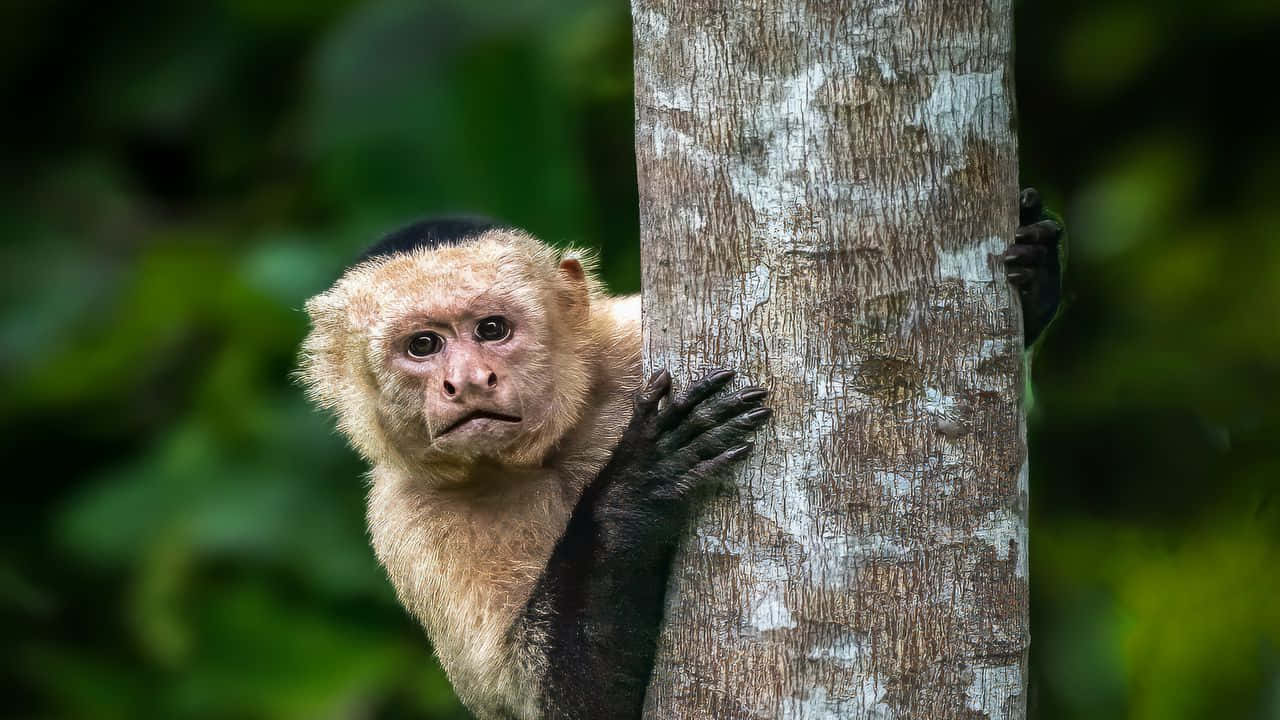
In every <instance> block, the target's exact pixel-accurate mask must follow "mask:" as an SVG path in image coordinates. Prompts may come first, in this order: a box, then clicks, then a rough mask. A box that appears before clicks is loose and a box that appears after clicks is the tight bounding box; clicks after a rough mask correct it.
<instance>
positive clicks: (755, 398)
mask: <svg viewBox="0 0 1280 720" xmlns="http://www.w3.org/2000/svg"><path fill="white" fill-rule="evenodd" d="M733 376H734V373H733V372H732V371H728V370H720V371H716V372H713V373H711V374H709V375H707V376H706V377H705V378H703V379H702V380H700V381H698V382H696V383H694V384H693V385H692V386H690V387H689V388H688V390H687V391H686V392H685V393H684V394H682V395H680V396H678V397H675V398H673V399H670V400H669V401H668V402H666V403H662V402H661V401H662V400H663V399H664V398H667V396H668V395H669V393H670V390H671V376H670V375H669V374H668V373H667V372H666V371H665V370H664V371H661V372H659V373H657V374H655V375H654V376H653V377H652V378H650V380H649V381H648V383H647V384H646V385H645V386H644V387H643V388H641V389H640V391H639V392H638V393H637V394H636V398H635V412H634V414H633V416H632V419H631V422H630V424H629V425H628V427H627V429H626V431H625V432H624V433H623V436H622V439H621V441H620V442H619V443H618V446H617V448H616V449H615V450H614V453H613V455H612V457H611V458H610V460H609V462H608V463H607V464H606V465H605V466H604V468H602V469H601V471H600V473H599V475H597V476H596V478H595V480H594V481H593V482H592V483H591V484H590V485H589V486H588V487H587V489H586V490H585V492H583V494H582V498H581V500H580V501H579V502H578V504H577V506H576V507H575V508H574V511H573V514H572V515H571V517H570V519H569V524H568V527H567V528H566V530H565V534H564V536H563V537H562V538H561V539H560V541H559V542H558V543H557V545H556V547H555V550H554V552H553V553H552V556H551V559H550V561H549V562H548V563H547V566H546V568H545V569H544V571H543V574H542V576H541V577H540V578H539V581H538V583H537V585H536V586H535V588H534V590H533V594H532V596H531V597H530V600H529V604H528V606H527V608H526V611H525V617H524V621H523V622H520V623H517V625H516V627H515V628H514V630H515V631H516V632H519V633H528V634H536V635H539V636H541V637H540V638H537V639H536V641H533V642H529V644H530V645H531V646H540V647H544V648H546V649H547V659H546V662H547V663H548V667H547V668H546V670H547V672H546V674H545V675H544V679H545V685H544V687H543V692H542V705H543V709H544V711H545V713H546V716H547V717H553V718H584V719H585V718H627V717H640V712H641V708H642V706H643V703H644V693H645V689H646V687H647V685H648V680H649V672H650V670H651V668H652V664H653V654H654V649H655V645H656V642H657V634H658V629H659V627H660V625H661V621H662V611H663V602H664V595H665V591H666V583H667V577H668V575H669V572H670V566H671V559H672V556H673V553H674V552H675V549H676V545H677V542H678V539H679V536H680V532H681V531H682V530H683V529H684V527H685V525H686V523H687V522H688V520H689V517H690V510H691V505H692V499H693V497H694V494H695V491H696V490H697V489H698V488H699V487H701V486H704V485H706V484H707V483H708V482H710V481H712V480H713V479H714V478H716V477H717V476H718V475H719V474H721V472H722V471H723V470H725V469H727V468H729V467H730V466H732V465H733V464H734V463H735V462H736V461H739V460H741V459H743V458H745V457H746V456H747V454H748V453H749V452H750V451H751V449H752V444H751V443H750V442H749V441H748V438H749V436H750V435H751V434H752V433H753V432H754V431H755V430H756V429H757V428H759V427H760V426H761V425H763V424H764V423H765V422H766V421H767V420H768V419H769V417H770V415H771V414H772V411H771V410H770V409H769V408H767V407H764V406H763V402H764V399H765V397H766V396H767V395H768V391H766V390H765V389H764V388H761V387H748V388H745V389H743V390H739V391H737V392H736V393H721V392H720V390H722V389H723V388H724V387H725V386H726V385H727V384H728V382H729V381H730V380H731V379H733ZM529 640H534V639H533V638H528V639H526V642H528V641H529Z"/></svg>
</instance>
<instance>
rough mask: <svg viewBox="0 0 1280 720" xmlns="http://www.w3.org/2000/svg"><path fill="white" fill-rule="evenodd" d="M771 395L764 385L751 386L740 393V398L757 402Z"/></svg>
mask: <svg viewBox="0 0 1280 720" xmlns="http://www.w3.org/2000/svg"><path fill="white" fill-rule="evenodd" d="M767 397H769V391H768V390H765V389H764V388H762V387H749V388H747V389H745V390H743V391H742V392H740V393H738V399H739V400H742V401H744V402H756V401H758V400H763V399H765V398H767Z"/></svg>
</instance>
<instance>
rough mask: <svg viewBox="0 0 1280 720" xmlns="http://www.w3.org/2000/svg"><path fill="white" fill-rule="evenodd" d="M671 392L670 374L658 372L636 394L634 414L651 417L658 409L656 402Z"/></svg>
mask: <svg viewBox="0 0 1280 720" xmlns="http://www.w3.org/2000/svg"><path fill="white" fill-rule="evenodd" d="M670 391H671V373H669V372H667V371H666V369H662V370H659V371H658V372H656V373H654V374H653V376H652V377H650V378H649V382H647V383H645V384H644V387H642V388H640V390H639V391H637V392H636V412H637V413H643V414H645V415H651V414H653V413H654V412H655V411H656V410H657V409H658V402H659V401H660V400H662V398H664V397H666V396H667V393H668V392H670Z"/></svg>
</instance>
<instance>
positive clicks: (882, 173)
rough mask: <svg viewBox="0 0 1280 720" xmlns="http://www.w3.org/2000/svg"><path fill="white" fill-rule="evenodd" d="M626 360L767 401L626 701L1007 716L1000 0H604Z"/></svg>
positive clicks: (1011, 150) (1009, 499) (1012, 343)
mask: <svg viewBox="0 0 1280 720" xmlns="http://www.w3.org/2000/svg"><path fill="white" fill-rule="evenodd" d="M632 13H633V20H634V27H635V50H636V61H635V62H636V155H637V161H638V167H639V180H640V216H641V232H642V241H643V250H642V258H643V268H644V269H643V273H644V274H643V278H644V311H645V321H644V327H645V351H646V363H647V365H648V366H649V367H650V368H658V367H667V368H669V369H671V371H672V373H673V375H674V376H675V377H676V378H677V380H678V381H679V380H686V381H687V380H688V379H690V378H692V377H694V376H696V375H697V374H698V373H700V372H701V371H703V370H704V369H706V368H708V367H711V366H719V367H730V368H734V369H737V370H739V371H740V372H741V374H742V376H743V377H744V378H746V379H748V380H751V381H753V382H761V383H763V384H766V385H767V386H769V387H770V389H771V390H772V393H773V394H772V400H771V402H772V405H773V407H774V408H775V409H776V411H777V414H776V417H775V420H774V422H773V424H772V426H771V427H770V428H769V429H768V430H766V431H765V432H764V433H762V435H761V437H760V442H759V444H758V445H759V446H758V449H757V451H756V452H755V454H754V456H753V459H752V461H751V462H750V464H749V467H748V468H747V469H746V470H744V471H743V472H741V473H740V474H739V475H738V476H737V477H736V480H735V483H734V486H733V487H732V488H730V489H729V490H728V491H726V492H725V493H722V494H721V495H720V496H719V497H717V498H715V499H713V500H712V501H711V502H709V503H708V505H707V506H705V507H704V508H703V510H702V511H701V512H700V515H699V517H698V519H697V521H696V523H695V527H694V528H693V529H692V530H691V532H690V534H689V537H688V538H687V541H686V543H685V547H684V549H683V550H682V552H681V556H680V558H679V559H678V560H677V568H676V571H675V573H674V576H673V578H672V587H671V591H670V593H669V596H668V608H667V616H666V627H665V629H664V632H663V639H662V642H661V643H660V647H659V658H658V663H657V667H656V670H655V673H654V679H653V682H652V684H651V686H650V688H649V695H648V699H647V701H646V713H647V717H650V718H782V717H786V718H792V717H795V718H824V717H832V718H899V719H902V720H907V719H910V720H920V719H925V720H943V719H951V718H956V719H962V718H963V719H964V720H975V719H976V718H992V719H993V720H994V719H996V718H1001V719H1006V720H1008V719H1016V718H1023V717H1024V716H1025V691H1024V686H1025V680H1026V660H1027V647H1028V642H1029V639H1028V632H1027V526H1026V511H1027V471H1026V450H1025V442H1024V437H1025V431H1024V423H1023V416H1022V413H1021V410H1020V407H1019V399H1020V394H1021V389H1022V377H1021V376H1022V362H1021V353H1022V338H1021V319H1020V315H1019V312H1018V309H1017V308H1016V306H1015V303H1014V295H1013V294H1012V293H1011V292H1010V289H1009V287H1008V286H1007V284H1006V283H1005V282H1004V274H1003V272H1002V268H1001V260H1000V256H1001V254H1002V252H1003V250H1004V248H1005V247H1006V246H1007V245H1008V244H1009V243H1010V241H1011V240H1012V237H1013V230H1014V228H1015V226H1016V224H1017V191H1018V187H1017V159H1016V146H1015V138H1014V133H1013V129H1012V124H1011V107H1012V105H1013V103H1012V98H1013V82H1012V75H1011V72H1012V71H1011V61H1012V54H1011V30H1012V28H1011V25H1012V17H1011V15H1012V11H1011V4H1010V0H938V1H936V2H917V1H913V0H863V1H862V2H852V1H847V0H846V1H836V0H832V1H829V2H821V1H819V0H809V1H808V2H805V1H803V0H739V1H738V2H733V3H728V2H718V1H714V0H633V2H632Z"/></svg>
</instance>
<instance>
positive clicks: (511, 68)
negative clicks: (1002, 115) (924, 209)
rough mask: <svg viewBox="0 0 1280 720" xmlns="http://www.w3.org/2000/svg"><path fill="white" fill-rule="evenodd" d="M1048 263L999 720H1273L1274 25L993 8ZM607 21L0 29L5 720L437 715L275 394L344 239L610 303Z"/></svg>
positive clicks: (613, 72)
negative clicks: (578, 254) (519, 266)
mask: <svg viewBox="0 0 1280 720" xmlns="http://www.w3.org/2000/svg"><path fill="white" fill-rule="evenodd" d="M1017 22H1018V34H1017V46H1018V67H1017V79H1018V100H1019V106H1020V118H1019V121H1020V127H1021V141H1022V161H1023V164H1022V171H1023V180H1024V182H1025V183H1027V184H1034V185H1036V186H1038V187H1040V188H1041V189H1042V190H1043V191H1044V193H1045V195H1046V196H1047V198H1048V199H1049V202H1050V205H1051V206H1052V207H1054V208H1056V209H1059V210H1061V211H1063V213H1064V214H1065V215H1066V218H1067V222H1068V225H1069V227H1070V229H1071V232H1072V256H1071V262H1070V268H1069V273H1068V287H1069V303H1068V306H1067V309H1066V312H1065V314H1064V315H1063V316H1062V317H1061V319H1060V321H1059V322H1058V323H1057V324H1056V325H1055V327H1054V328H1053V329H1052V330H1051V331H1050V332H1051V334H1050V335H1049V336H1048V337H1047V338H1046V340H1045V342H1044V344H1043V348H1042V351H1041V352H1040V354H1039V357H1038V359H1037V363H1036V368H1035V381H1036V387H1037V411H1036V414H1035V416H1034V417H1033V419H1032V423H1031V442H1032V461H1033V464H1032V487H1033V518H1032V536H1031V543H1032V549H1031V571H1032V575H1031V581H1032V593H1033V606H1032V614H1033V647H1032V656H1031V657H1032V677H1031V704H1032V717H1035V718H1041V719H1045V720H1049V719H1057V718H1090V719H1093V718H1097V719H1106V718H1143V719H1151V720H1157V719H1158V720H1166V719H1168V720H1177V719H1179V718H1215V719H1219V718H1221V719H1225V718H1245V719H1251V718H1258V719H1267V718H1280V553H1278V552H1277V548H1278V547H1280V544H1278V542H1277V541H1278V540H1280V508H1278V507H1277V504H1278V503H1277V498H1276V496H1275V488H1276V482H1277V478H1278V477H1280V452H1277V443H1278V442H1280V408H1278V407H1277V404H1278V401H1280V245H1278V244H1277V243H1276V229H1277V227H1280V206H1278V205H1277V203H1276V202H1275V199H1274V193H1275V189H1276V187H1277V185H1278V181H1280V133H1278V132H1277V119H1276V116H1275V115H1274V113H1273V112H1271V111H1270V110H1268V109H1267V106H1268V97H1270V96H1273V95H1274V92H1275V91H1274V89H1273V88H1271V87H1270V84H1271V83H1274V82H1275V77H1274V76H1275V72H1276V69H1277V67H1280V63H1278V62H1277V53H1276V52H1275V51H1274V45H1275V43H1276V42H1277V39H1280V3H1276V2H1274V1H1273V0H1252V1H1250V0H1216V1H1214V2H1209V1H1208V0H1184V1H1182V2H1164V3H1158V2H1155V1H1154V0H1145V1H1137V0H1078V1H1076V2H1071V3H1029V2H1028V3H1022V4H1021V6H1020V7H1019V8H1018V15H1017ZM630 43H631V39H630V28H629V17H628V8H627V6H626V4H625V3H622V2H609V3H605V2H590V1H588V0H554V1H552V0H542V1H537V0H535V1H532V2H522V3H497V2H484V3H481V2H469V3H464V2H454V3H442V2H421V1H410V0H375V1H374V2H367V3H353V2H347V1H346V0H288V1H285V2H271V3H263V2H255V1H254V0H223V1H222V2H206V3H177V4H174V3H162V2H158V1H157V0H141V1H139V2H132V3H123V2H103V3H96V4H89V3H70V2H59V1H52V0H51V1H47V2H39V3H37V2H10V3H4V4H3V5H0V107H3V108H4V112H3V113H0V125H2V126H3V138H4V142H3V143H0V167H3V169H4V173H3V181H2V182H3V186H2V187H3V193H2V194H0V232H2V235H0V275H2V276H3V284H2V285H0V372H2V375H0V444H2V447H3V448H4V467H5V473H4V475H5V477H6V478H7V481H6V483H5V485H6V487H7V497H6V501H5V502H4V503H3V507H2V509H0V528H2V530H0V531H2V532H3V536H4V541H3V545H2V546H0V623H3V624H2V626H0V628H2V632H3V637H4V646H5V652H4V657H3V661H2V665H0V683H2V685H0V689H2V690H3V693H2V695H0V697H2V698H3V699H2V700H0V703H3V706H2V707H0V711H3V713H4V714H5V715H6V716H13V717H50V718H63V717H65V718H116V717H118V718H149V717H155V718H227V717H234V718H366V717H367V718H374V717H376V718H408V717H421V718H426V717H430V718H445V717H464V716H465V715H464V714H463V713H462V712H461V711H460V710H459V709H458V708H457V706H456V703H455V701H454V700H453V697H452V694H451V692H450V690H449V688H448V685H447V683H446V682H445V680H444V678H443V677H442V675H441V674H440V671H439V669H438V667H437V666H436V664H435V663H434V661H433V660H432V658H431V655H430V651H429V648H428V646H427V644H426V642H425V641H424V639H423V637H422V635H421V632H420V631H419V630H418V628H417V626H416V625H415V624H414V623H413V622H412V621H411V620H410V619H409V618H408V617H407V616H406V614H405V613H404V612H402V611H401V610H400V608H399V607H398V606H397V604H396V602H395V599H394V597H393V594H392V592H391V589H390V586H389V584H388V583H387V582H386V581H385V579H384V578H383V576H382V573H381V571H380V570H379V568H378V567H377V566H376V564H375V562H374V559H373V556H372V553H371V551H370V550H369V548H368V545H367V541H366V538H365V534H364V527H363V518H362V505H363V493H364V488H363V485H362V482H361V480H360V473H361V472H362V466H361V463H360V462H359V461H358V459H357V458H355V457H354V455H353V454H352V453H351V452H350V451H348V450H347V449H346V448H345V447H344V446H343V444H342V442H341V440H340V438H339V437H338V436H337V435H336V434H335V433H334V432H333V431H332V429H331V423H330V421H329V419H328V418H325V417H323V416H322V415H320V414H318V413H314V412H312V410H311V409H310V408H309V407H308V406H307V405H306V403H305V402H304V400H303V398H302V396H301V393H300V391H299V390H298V388H297V387H296V386H295V385H293V384H291V382H290V379H289V373H290V371H291V369H292V368H293V366H294V356H295V352H296V348H297V345H298V342H299V340H300V339H301V337H302V335H303V333H304V332H305V328H306V321H305V318H304V316H303V314H302V313H301V311H300V308H301V305H302V302H303V301H304V299H305V298H307V297H308V296H309V295H311V294H313V293H315V292H317V291H319V290H321V289H323V288H325V287H326V286H327V285H328V284H329V283H330V282H332V280H333V279H334V278H335V277H336V276H337V274H338V273H339V272H340V270H341V269H342V268H343V267H344V266H345V265H346V264H347V263H348V262H349V261H350V260H351V259H352V258H353V257H354V256H355V255H356V254H357V253H358V252H359V250H360V249H361V248H362V247H363V246H364V245H366V244H367V243H368V242H369V241H370V240H371V239H372V238H374V237H375V236H377V235H378V234H379V233H380V232H382V231H385V230H387V229H389V228H391V227H394V226H395V225H397V224H398V223H400V222H402V221H404V220H406V219H408V218H412V217H416V216H418V215H421V214H425V213H430V212H436V211H456V210H475V211H481V212H486V213H490V214H493V215H496V216H499V217H503V218H505V219H508V220H510V221H512V222H514V223H516V224H519V225H522V226H524V227H526V228H528V229H530V230H531V231H533V232H534V233H536V234H538V235H540V236H542V237H544V238H547V239H550V240H553V241H556V242H574V243H579V244H583V245H589V246H594V247H597V248H599V249H600V251H601V253H602V255H603V260H604V267H605V272H606V276H607V279H608V280H609V282H610V283H611V285H612V286H613V288H614V289H616V290H618V291H635V290H637V288H638V250H637V227H636V197H635V174H634V167H633V157H632V152H633V151H632V108H631V66H630V54H631V44H630Z"/></svg>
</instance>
